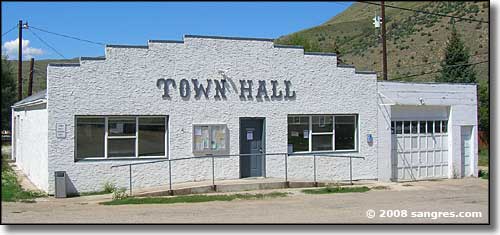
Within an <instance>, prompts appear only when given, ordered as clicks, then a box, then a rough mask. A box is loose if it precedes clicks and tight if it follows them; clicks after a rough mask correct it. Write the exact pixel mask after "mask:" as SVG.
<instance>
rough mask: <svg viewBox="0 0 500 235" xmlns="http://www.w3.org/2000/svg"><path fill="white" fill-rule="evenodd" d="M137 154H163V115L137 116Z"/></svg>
mask: <svg viewBox="0 0 500 235" xmlns="http://www.w3.org/2000/svg"><path fill="white" fill-rule="evenodd" d="M139 156H165V118H164V117H139Z"/></svg>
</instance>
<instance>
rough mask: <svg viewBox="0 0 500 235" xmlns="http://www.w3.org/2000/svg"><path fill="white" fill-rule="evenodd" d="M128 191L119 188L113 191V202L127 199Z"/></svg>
mask: <svg viewBox="0 0 500 235" xmlns="http://www.w3.org/2000/svg"><path fill="white" fill-rule="evenodd" d="M126 191H127V189H126V188H117V189H115V190H114V191H113V200H120V199H125V198H127V197H128V196H129V195H128V194H127V192H126Z"/></svg>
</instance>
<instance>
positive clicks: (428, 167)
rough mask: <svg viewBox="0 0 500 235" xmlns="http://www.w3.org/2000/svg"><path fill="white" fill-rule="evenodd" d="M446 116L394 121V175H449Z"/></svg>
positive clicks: (414, 177)
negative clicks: (422, 119) (444, 118)
mask: <svg viewBox="0 0 500 235" xmlns="http://www.w3.org/2000/svg"><path fill="white" fill-rule="evenodd" d="M447 129H448V128H447V121H446V120H425V121H393V122H392V132H393V134H392V143H393V144H392V157H393V172H394V173H393V178H394V179H397V180H418V179H426V178H446V177H447V176H448V133H447V132H448V131H447Z"/></svg>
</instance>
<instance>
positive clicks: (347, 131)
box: [335, 116, 356, 150]
mask: <svg viewBox="0 0 500 235" xmlns="http://www.w3.org/2000/svg"><path fill="white" fill-rule="evenodd" d="M355 135H356V117H355V116H339V117H337V116H336V117H335V150H346V149H355Z"/></svg>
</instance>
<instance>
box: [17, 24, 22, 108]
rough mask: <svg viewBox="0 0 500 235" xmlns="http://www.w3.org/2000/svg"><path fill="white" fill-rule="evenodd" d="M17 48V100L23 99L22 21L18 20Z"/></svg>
mask: <svg viewBox="0 0 500 235" xmlns="http://www.w3.org/2000/svg"><path fill="white" fill-rule="evenodd" d="M18 30H19V37H18V40H19V48H18V59H17V100H22V99H23V21H22V20H19V25H18Z"/></svg>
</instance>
